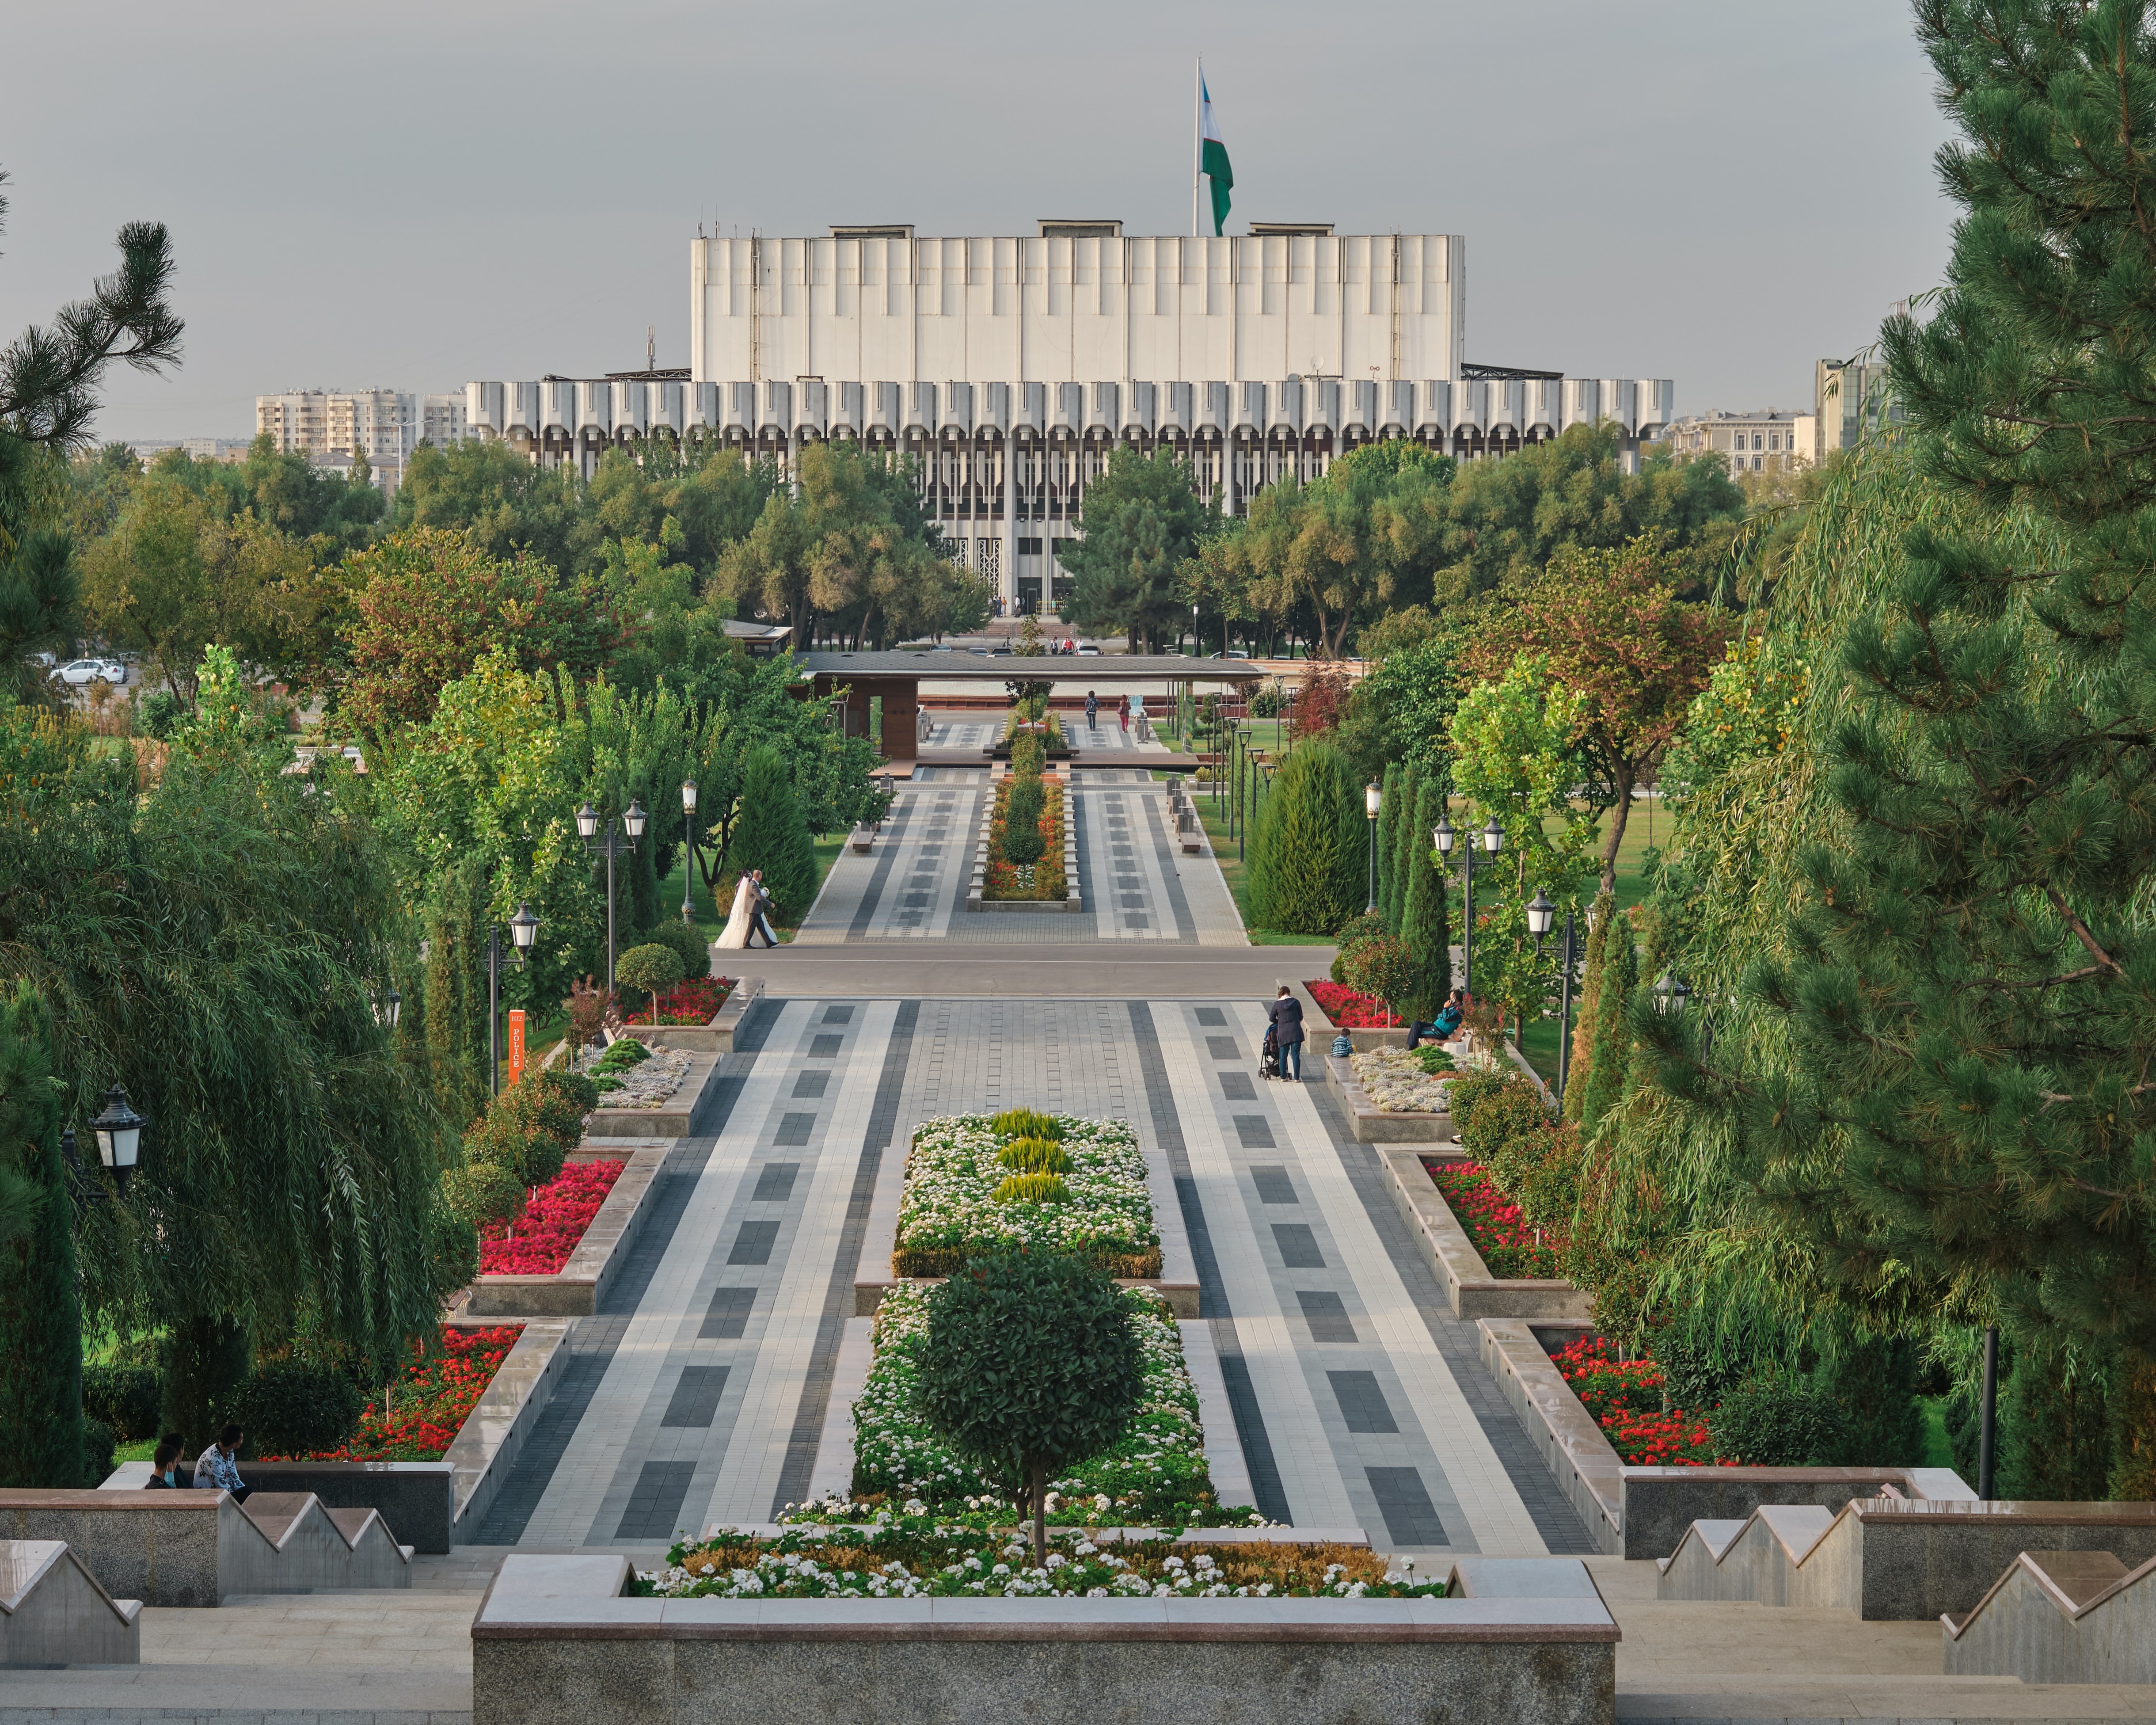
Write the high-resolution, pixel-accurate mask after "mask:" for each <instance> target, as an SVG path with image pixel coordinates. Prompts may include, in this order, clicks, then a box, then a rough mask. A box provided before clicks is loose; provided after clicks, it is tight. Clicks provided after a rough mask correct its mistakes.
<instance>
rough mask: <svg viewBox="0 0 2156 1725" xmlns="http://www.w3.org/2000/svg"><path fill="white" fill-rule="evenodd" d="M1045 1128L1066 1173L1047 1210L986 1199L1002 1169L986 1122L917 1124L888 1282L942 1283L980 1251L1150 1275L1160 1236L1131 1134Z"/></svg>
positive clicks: (1111, 1126)
mask: <svg viewBox="0 0 2156 1725" xmlns="http://www.w3.org/2000/svg"><path fill="white" fill-rule="evenodd" d="M1055 1120H1056V1123H1057V1124H1058V1126H1060V1127H1061V1129H1062V1141H1061V1142H1062V1146H1063V1151H1064V1153H1065V1155H1067V1156H1068V1157H1069V1158H1070V1169H1069V1170H1068V1172H1066V1173H1065V1174H1064V1175H1063V1186H1064V1189H1065V1192H1066V1193H1067V1194H1068V1197H1067V1199H1066V1200H1065V1201H1064V1202H1060V1203H1052V1204H1010V1203H999V1202H998V1201H997V1200H996V1199H995V1198H994V1197H993V1195H992V1194H993V1193H994V1191H995V1189H996V1188H997V1187H998V1186H999V1185H1001V1184H1002V1183H1003V1182H1004V1178H1006V1177H1007V1176H1008V1175H1009V1173H1010V1170H1009V1168H1005V1167H1004V1165H1003V1164H1002V1163H999V1162H998V1161H997V1160H996V1153H997V1152H998V1150H1000V1149H1001V1148H1002V1147H1003V1146H1004V1139H1003V1138H1001V1137H998V1136H997V1134H996V1132H994V1130H993V1128H992V1127H990V1125H989V1123H988V1117H987V1116H985V1115H981V1114H959V1115H951V1116H946V1117H943V1118H942V1119H939V1120H931V1121H927V1122H923V1123H922V1125H921V1129H920V1130H919V1131H918V1132H916V1133H915V1134H914V1135H913V1149H912V1153H911V1154H910V1155H909V1156H908V1157H907V1158H906V1189H905V1191H904V1192H903V1194H901V1196H900V1198H899V1201H898V1232H897V1237H896V1242H895V1249H894V1250H893V1251H892V1253H891V1274H892V1275H894V1276H948V1275H949V1274H951V1273H952V1271H955V1270H957V1268H958V1267H959V1266H961V1265H962V1264H963V1263H964V1262H965V1260H967V1258H968V1257H971V1256H974V1255H978V1254H980V1253H983V1252H986V1251H993V1250H1001V1249H1006V1248H1009V1247H1011V1246H1017V1245H1041V1246H1047V1247H1050V1248H1052V1249H1054V1250H1059V1251H1067V1252H1076V1253H1080V1254H1081V1255H1084V1256H1086V1257H1087V1258H1090V1259H1091V1260H1093V1261H1094V1262H1096V1263H1097V1264H1099V1265H1100V1266H1101V1268H1102V1269H1104V1270H1106V1271H1108V1273H1109V1274H1110V1275H1111V1276H1126V1277H1138V1276H1158V1275H1159V1274H1160V1235H1159V1234H1158V1231H1157V1230H1155V1229H1154V1227H1153V1219H1152V1198H1151V1196H1150V1195H1149V1194H1147V1190H1146V1163H1145V1153H1144V1152H1143V1151H1142V1150H1141V1149H1139V1147H1138V1137H1137V1132H1136V1131H1135V1130H1134V1129H1133V1128H1132V1127H1131V1126H1130V1124H1129V1123H1128V1122H1125V1121H1121V1120H1081V1119H1079V1118H1077V1117H1075V1116H1072V1115H1067V1114H1061V1115H1057V1116H1056V1117H1055Z"/></svg>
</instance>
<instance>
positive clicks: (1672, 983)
mask: <svg viewBox="0 0 2156 1725" xmlns="http://www.w3.org/2000/svg"><path fill="white" fill-rule="evenodd" d="M1689 999H1691V985H1690V984H1689V983H1686V981H1685V979H1684V978H1682V977H1681V976H1679V975H1678V974H1677V973H1676V972H1675V971H1674V970H1666V971H1664V972H1663V973H1662V979H1661V981H1660V982H1658V983H1655V1011H1656V1012H1659V1013H1662V1014H1676V1013H1681V1012H1682V1011H1683V1010H1684V1009H1685V1002H1686V1001H1687V1000H1689Z"/></svg>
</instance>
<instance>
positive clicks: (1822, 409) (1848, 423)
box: [1814, 358, 1902, 454]
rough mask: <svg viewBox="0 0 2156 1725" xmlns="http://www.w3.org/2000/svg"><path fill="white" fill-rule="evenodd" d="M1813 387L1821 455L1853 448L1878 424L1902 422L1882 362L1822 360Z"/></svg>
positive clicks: (1877, 427)
mask: <svg viewBox="0 0 2156 1725" xmlns="http://www.w3.org/2000/svg"><path fill="white" fill-rule="evenodd" d="M1814 388H1815V394H1814V399H1815V401H1816V402H1817V403H1818V408H1819V440H1820V453H1821V454H1829V453H1830V452H1832V451H1833V450H1835V449H1855V448H1856V445H1857V444H1859V443H1860V442H1861V441H1862V440H1863V439H1864V438H1865V436H1866V434H1869V433H1871V432H1875V431H1876V430H1878V429H1879V428H1880V427H1881V425H1899V424H1901V423H1902V404H1901V403H1899V402H1897V401H1896V400H1895V399H1894V398H1893V393H1892V390H1890V389H1889V388H1887V382H1886V364H1885V362H1882V361H1878V360H1866V359H1862V358H1857V359H1823V360H1821V361H1820V362H1819V367H1818V370H1817V372H1816V373H1815V386H1814Z"/></svg>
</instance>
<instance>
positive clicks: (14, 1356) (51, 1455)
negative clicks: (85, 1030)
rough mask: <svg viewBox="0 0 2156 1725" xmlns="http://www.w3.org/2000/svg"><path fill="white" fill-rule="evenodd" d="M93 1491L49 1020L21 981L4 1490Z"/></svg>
mask: <svg viewBox="0 0 2156 1725" xmlns="http://www.w3.org/2000/svg"><path fill="white" fill-rule="evenodd" d="M96 1483H97V1481H95V1480H91V1479H86V1478H85V1477H84V1476H83V1441H82V1313H81V1311H80V1307H78V1305H77V1303H76V1295H75V1266H74V1205H73V1204H72V1203H71V1202H70V1201H69V1197H68V1187H67V1172H66V1169H65V1168H64V1165H63V1163H62V1162H61V1158H60V1091H59V1088H58V1086H56V1084H55V1083H54V1078H53V1060H52V1034H51V1024H50V1014H49V1013H48V1012H47V1010H46V1008H45V1002H44V997H43V996H42V995H41V994H39V993H38V991H37V990H36V989H35V988H32V987H31V985H30V984H29V983H28V982H18V983H16V985H15V992H14V996H13V999H10V1000H8V1002H7V1003H6V1004H5V1006H4V1008H0V1485H4V1486H16V1487H20V1486H65V1487H73V1486H93V1485H95V1484H96Z"/></svg>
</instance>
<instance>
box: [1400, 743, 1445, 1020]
mask: <svg viewBox="0 0 2156 1725" xmlns="http://www.w3.org/2000/svg"><path fill="white" fill-rule="evenodd" d="M1443 795H1444V793H1443V791H1442V790H1441V789H1440V787H1439V785H1438V783H1437V782H1436V781H1435V779H1433V778H1424V780H1423V781H1422V783H1421V786H1420V789H1419V795H1418V796H1417V798H1416V801H1415V805H1414V809H1413V810H1412V811H1411V814H1412V819H1409V820H1408V821H1407V823H1406V824H1405V831H1404V834H1403V843H1402V844H1401V846H1400V850H1401V855H1403V856H1404V857H1406V858H1407V859H1408V862H1407V864H1406V866H1405V869H1404V873H1405V874H1406V875H1407V880H1406V882H1405V890H1404V891H1403V893H1402V894H1401V898H1400V938H1401V939H1402V940H1403V941H1404V942H1406V944H1407V948H1408V952H1409V956H1410V957H1412V958H1413V959H1414V969H1415V987H1414V990H1413V992H1411V993H1409V995H1408V996H1407V998H1406V999H1404V1000H1403V1001H1402V1002H1401V1003H1400V1005H1401V1009H1402V1010H1404V1011H1405V1012H1407V1013H1408V1014H1410V1015H1411V1016H1413V1017H1414V1018H1415V1019H1418V1020H1420V1021H1422V1022H1424V1023H1427V1022H1428V1021H1429V1020H1430V1019H1434V1018H1435V1017H1436V1016H1437V1010H1438V1008H1439V1007H1440V1005H1442V1004H1444V1000H1445V996H1446V995H1447V994H1449V993H1451V992H1452V946H1451V942H1452V936H1451V932H1450V928H1449V927H1448V924H1447V919H1446V916H1445V876H1444V875H1441V874H1440V873H1439V872H1438V870H1437V868H1436V866H1435V864H1433V863H1432V861H1431V860H1430V859H1431V858H1432V857H1433V856H1434V855H1435V854H1436V853H1435V850H1433V849H1432V848H1431V845H1430V829H1431V828H1432V827H1434V826H1435V825H1436V824H1437V817H1438V814H1439V813H1440V810H1441V809H1443V807H1444V803H1443V800H1442V798H1443ZM1418 833H1419V834H1422V843H1421V844H1420V845H1415V844H1414V843H1413V842H1412V841H1413V840H1414V836H1415V834H1418Z"/></svg>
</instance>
